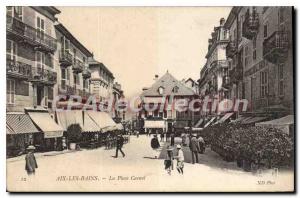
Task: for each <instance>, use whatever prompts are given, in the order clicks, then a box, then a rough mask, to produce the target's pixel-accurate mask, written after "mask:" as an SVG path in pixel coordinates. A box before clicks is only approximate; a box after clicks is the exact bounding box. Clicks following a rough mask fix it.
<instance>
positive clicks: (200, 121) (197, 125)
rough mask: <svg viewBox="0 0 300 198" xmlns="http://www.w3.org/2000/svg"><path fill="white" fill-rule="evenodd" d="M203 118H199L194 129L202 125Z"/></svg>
mask: <svg viewBox="0 0 300 198" xmlns="http://www.w3.org/2000/svg"><path fill="white" fill-rule="evenodd" d="M203 121H204V120H203V118H201V119H200V120H199V121H198V122H197V123H196V124H195V126H194V128H198V127H199V126H200V125H201V124H202V123H203Z"/></svg>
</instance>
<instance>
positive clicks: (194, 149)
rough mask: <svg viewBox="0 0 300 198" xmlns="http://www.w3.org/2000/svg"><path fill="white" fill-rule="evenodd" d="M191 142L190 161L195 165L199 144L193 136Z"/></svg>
mask: <svg viewBox="0 0 300 198" xmlns="http://www.w3.org/2000/svg"><path fill="white" fill-rule="evenodd" d="M191 136H192V138H191V141H190V150H191V154H192V161H193V164H195V158H196V163H198V151H199V144H198V142H197V138H196V137H195V136H194V135H191Z"/></svg>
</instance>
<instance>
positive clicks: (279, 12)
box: [278, 8, 284, 23]
mask: <svg viewBox="0 0 300 198" xmlns="http://www.w3.org/2000/svg"><path fill="white" fill-rule="evenodd" d="M278 19H279V23H283V21H284V8H279V11H278Z"/></svg>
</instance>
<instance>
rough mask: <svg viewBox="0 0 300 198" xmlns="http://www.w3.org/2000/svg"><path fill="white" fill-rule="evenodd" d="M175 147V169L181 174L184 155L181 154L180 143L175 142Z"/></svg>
mask: <svg viewBox="0 0 300 198" xmlns="http://www.w3.org/2000/svg"><path fill="white" fill-rule="evenodd" d="M176 148H177V155H176V159H177V167H176V168H177V171H178V173H179V174H180V173H181V174H183V167H184V164H183V162H184V155H183V151H182V149H181V146H180V144H177V146H176Z"/></svg>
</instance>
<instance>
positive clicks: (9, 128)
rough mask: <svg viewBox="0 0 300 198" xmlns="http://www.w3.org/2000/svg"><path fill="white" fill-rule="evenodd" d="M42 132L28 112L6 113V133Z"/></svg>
mask: <svg viewBox="0 0 300 198" xmlns="http://www.w3.org/2000/svg"><path fill="white" fill-rule="evenodd" d="M38 132H40V131H39V130H38V129H37V127H36V126H35V125H34V123H33V122H32V120H31V119H30V117H29V116H28V115H27V114H24V113H15V114H12V113H9V114H6V133H7V134H10V135H13V134H24V133H38Z"/></svg>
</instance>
